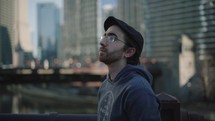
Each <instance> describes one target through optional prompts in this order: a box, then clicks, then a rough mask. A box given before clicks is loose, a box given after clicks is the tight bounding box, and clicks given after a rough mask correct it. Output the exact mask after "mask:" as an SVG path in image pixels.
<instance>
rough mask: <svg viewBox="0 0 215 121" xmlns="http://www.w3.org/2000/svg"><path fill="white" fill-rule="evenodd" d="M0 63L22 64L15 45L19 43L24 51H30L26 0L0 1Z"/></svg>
mask: <svg viewBox="0 0 215 121" xmlns="http://www.w3.org/2000/svg"><path fill="white" fill-rule="evenodd" d="M0 26H1V33H0V46H2V47H0V48H1V50H0V65H2V64H3V65H12V66H13V67H19V66H20V64H21V63H22V64H21V65H23V64H24V60H23V59H25V57H24V55H23V57H22V58H23V59H22V62H19V60H20V59H19V58H20V57H21V56H20V55H19V54H18V53H17V51H16V47H17V46H18V45H19V46H20V47H21V48H22V49H23V51H24V52H28V53H30V52H31V51H32V45H31V40H30V29H29V24H28V0H19V1H11V0H10V1H8V0H1V1H0Z"/></svg>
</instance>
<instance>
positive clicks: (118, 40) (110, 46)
mask: <svg viewBox="0 0 215 121" xmlns="http://www.w3.org/2000/svg"><path fill="white" fill-rule="evenodd" d="M113 40H115V41H113ZM124 40H125V39H124V33H123V31H122V30H121V29H120V28H119V27H118V26H116V25H113V26H110V27H109V28H108V30H107V31H106V32H105V34H104V37H103V38H102V39H101V41H100V48H99V60H100V61H101V62H103V63H105V64H107V65H109V64H111V63H114V62H117V61H122V60H124V59H126V58H125V57H124V46H125V41H124Z"/></svg>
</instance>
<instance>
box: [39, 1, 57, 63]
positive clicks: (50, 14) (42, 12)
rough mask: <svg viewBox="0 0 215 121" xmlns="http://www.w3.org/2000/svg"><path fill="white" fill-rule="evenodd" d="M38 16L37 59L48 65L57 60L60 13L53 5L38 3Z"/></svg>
mask: <svg viewBox="0 0 215 121" xmlns="http://www.w3.org/2000/svg"><path fill="white" fill-rule="evenodd" d="M37 11H38V12H37V14H38V17H37V18H38V20H37V22H38V24H37V27H38V51H39V52H38V54H39V55H38V58H39V60H40V61H41V62H44V61H45V60H47V61H48V62H49V63H50V64H51V63H52V62H53V61H54V59H56V58H57V50H58V42H59V41H60V13H59V8H57V6H56V5H55V4H54V3H39V4H38V6H37Z"/></svg>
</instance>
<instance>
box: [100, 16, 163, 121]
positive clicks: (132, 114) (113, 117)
mask: <svg viewBox="0 0 215 121" xmlns="http://www.w3.org/2000/svg"><path fill="white" fill-rule="evenodd" d="M104 30H105V34H104V35H103V36H102V37H101V41H100V48H99V60H100V61H101V62H103V63H105V64H106V65H107V67H108V74H107V76H106V79H105V80H104V81H103V82H102V85H101V87H100V89H99V91H98V121H160V111H159V101H158V99H157V98H156V96H155V94H154V92H153V90H152V88H151V85H150V81H151V80H152V76H151V74H150V73H149V72H148V71H146V70H144V67H143V66H139V57H140V55H141V52H142V49H143V43H144V40H143V37H142V35H141V34H140V33H139V32H137V31H136V30H135V29H134V28H132V27H131V26H129V25H128V24H126V23H125V22H123V21H121V20H119V19H117V18H115V17H112V16H110V17H108V18H107V19H106V20H105V22H104Z"/></svg>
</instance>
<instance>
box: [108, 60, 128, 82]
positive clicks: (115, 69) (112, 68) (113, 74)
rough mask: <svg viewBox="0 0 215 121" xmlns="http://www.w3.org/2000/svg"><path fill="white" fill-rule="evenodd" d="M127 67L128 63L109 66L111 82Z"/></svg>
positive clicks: (116, 63)
mask: <svg viewBox="0 0 215 121" xmlns="http://www.w3.org/2000/svg"><path fill="white" fill-rule="evenodd" d="M125 66H126V62H115V63H112V64H110V65H108V71H109V75H110V78H111V80H114V79H115V78H116V76H117V74H118V73H119V72H120V71H121V70H122V69H123V68H124V67H125Z"/></svg>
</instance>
